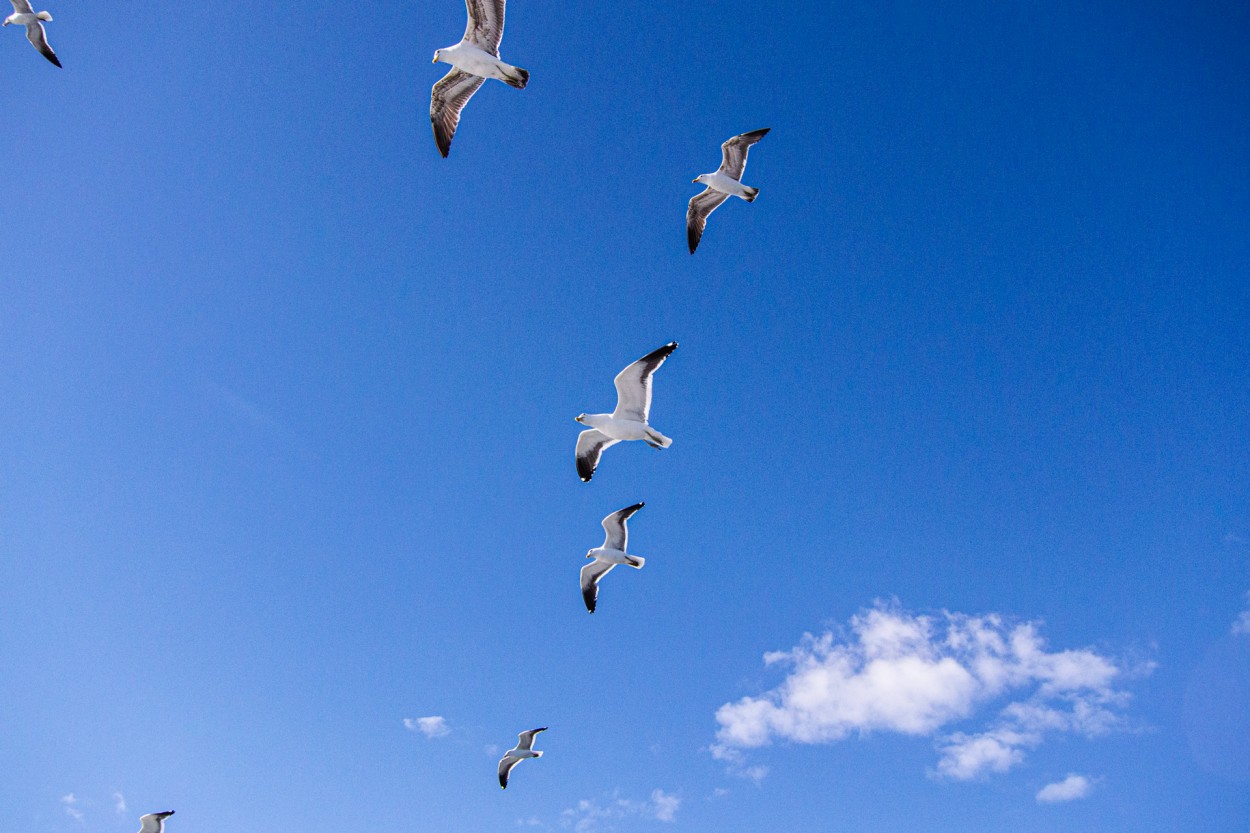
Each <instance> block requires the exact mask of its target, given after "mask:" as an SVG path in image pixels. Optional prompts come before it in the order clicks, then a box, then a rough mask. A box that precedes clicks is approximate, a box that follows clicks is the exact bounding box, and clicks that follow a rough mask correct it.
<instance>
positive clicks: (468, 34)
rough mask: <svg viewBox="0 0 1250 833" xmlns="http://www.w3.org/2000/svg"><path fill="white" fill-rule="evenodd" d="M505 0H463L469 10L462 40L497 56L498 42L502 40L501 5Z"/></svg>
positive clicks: (502, 5)
mask: <svg viewBox="0 0 1250 833" xmlns="http://www.w3.org/2000/svg"><path fill="white" fill-rule="evenodd" d="M504 2H505V0H464V5H465V7H466V8H467V9H468V11H469V25H468V26H466V27H465V30H464V42H465V43H468V44H471V45H473V46H476V47H477V48H478V49H481V50H483V51H485V52H489V53H490V54H492V55H494V56H495V57H496V58H498V57H499V42H500V41H502V40H503V7H504Z"/></svg>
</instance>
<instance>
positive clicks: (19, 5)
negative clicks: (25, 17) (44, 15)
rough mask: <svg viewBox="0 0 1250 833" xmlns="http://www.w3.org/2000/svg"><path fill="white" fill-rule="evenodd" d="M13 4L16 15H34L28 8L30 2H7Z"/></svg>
mask: <svg viewBox="0 0 1250 833" xmlns="http://www.w3.org/2000/svg"><path fill="white" fill-rule="evenodd" d="M9 2H10V3H12V4H13V11H15V12H17V13H18V14H34V13H35V10H34V9H33V8H31V6H30V0H9Z"/></svg>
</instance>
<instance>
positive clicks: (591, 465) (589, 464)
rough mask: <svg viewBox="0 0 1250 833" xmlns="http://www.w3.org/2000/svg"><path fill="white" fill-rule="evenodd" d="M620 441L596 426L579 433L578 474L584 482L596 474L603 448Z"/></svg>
mask: <svg viewBox="0 0 1250 833" xmlns="http://www.w3.org/2000/svg"><path fill="white" fill-rule="evenodd" d="M618 442H620V440H614V439H611V438H610V437H608V436H607V435H606V434H602V433H600V432H599V431H597V430H595V429H594V428H588V429H586V430H585V431H583V432H582V433H580V434H578V435H577V474H578V476H579V477H581V479H582V481H583V482H588V481H589V480H590V478H592V477H594V476H595V469H596V468H598V467H599V458H600V457H601V456H602V455H603V450H604V449H605V448H611V447H612V446H614V445H616V444H617V443H618Z"/></svg>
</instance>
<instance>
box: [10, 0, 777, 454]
mask: <svg viewBox="0 0 1250 833" xmlns="http://www.w3.org/2000/svg"><path fill="white" fill-rule="evenodd" d="M9 2H10V3H12V4H13V14H11V15H9V16H8V17H7V18H5V20H4V25H5V26H8V25H9V24H11V23H12V24H16V25H18V26H25V27H26V39H27V40H29V41H30V42H31V44H32V45H33V46H34V47H35V49H38V50H39V52H40V53H41V54H42V55H43V56H44V57H45V58H47V59H48V60H49V61H51V62H52V63H53V64H55V65H57V66H58V67H59V66H61V60H60V59H59V58H57V56H56V53H55V52H53V51H52V47H51V46H49V45H48V33H47V31H46V30H45V29H44V28H43V24H44V23H50V22H51V21H52V15H51V14H49V13H48V12H36V11H35V10H34V8H33V7H32V6H31V5H30V0H9ZM506 2H507V0H465V5H466V6H467V7H468V12H469V23H468V25H467V26H466V27H465V30H464V37H463V38H461V39H460V42H459V43H457V44H453V45H451V46H447V47H444V48H442V49H436V50H435V51H434V61H433V63H436V64H437V63H444V64H449V65H450V66H451V71H450V72H448V73H447V74H446V75H444V76H443V77H442V79H441V80H439V81H438V83H436V84H435V85H434V89H433V90H431V92H430V124H431V126H432V127H433V128H434V143H435V144H436V145H438V152H439V153H441V154H442V155H443V158H446V157H447V155H448V154H449V153H451V140H452V137H454V136H455V135H456V127H457V126H459V124H460V114H461V112H462V111H463V110H464V106H465V105H466V104H468V103H469V99H470V98H472V97H473V94H474V93H476V92H477V91H478V90H479V89H481V87H482V85H483V84H485V83H486V79H487V78H495V79H498V80H500V81H502V82H504V83H505V84H507V85H508V86H510V87H516V88H517V89H518V90H523V89H525V85H526V84H528V83H529V80H530V74H529V70H525V69H521V68H520V67H514V66H513V65H512V64H508V63H505V62H504V61H502V60H501V59H500V57H499V44H500V43H501V42H502V41H503V17H504V4H505V3H506ZM768 130H769V129H768V128H767V127H765V128H764V129H762V130H752V131H751V132H750V133H743V134H742V135H740V136H734V137H733V138H731V139H729V140H728V141H726V142H725V143H724V144H723V145H721V146H720V150H721V163H720V167H719V168H717V169H716V170H715V171H713V172H712V173H710V174H699V175H698V176H697V177H695V178H694V182H695V184H701V185H703V186H704V189H703V192H702V193H700V194H696V195H695V196H693V197H691V198H690V203H689V204H688V205H687V206H686V242H687V244H688V245H689V246H690V254H694V250H695V249H696V248H698V246H699V241H700V240H701V239H702V238H703V229H704V228H706V227H707V218H708V215H710V214H711V213H712V212H713V211H715V210H716V209H717V208H719V207H720V205H721V203H723V202H724V201H725V200H727V199H729V198H730V197H738V198H739V199H743V200H746V201H747V202H755V198H756V197H757V196H759V193H760V189H758V188H752V187H750V186H748V185H743V184H742V173H743V171H745V170H746V166H747V152H748V151H749V150H750V149H751V145H753V144H755V143H756V142H758V141H759V140H760V139H762V138H764V135H765V134H766V133H768ZM622 439H624V438H622ZM629 439H639V438H637V437H631V438H629Z"/></svg>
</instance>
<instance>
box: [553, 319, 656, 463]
mask: <svg viewBox="0 0 1250 833" xmlns="http://www.w3.org/2000/svg"><path fill="white" fill-rule="evenodd" d="M676 349H677V342H675V341H670V342H669V343H668V344H665V345H664V346H663V347H661V348H659V349H658V350H652V351H651V352H650V353H648V354H647V355H645V356H643V357H642V358H641V359H639V360H638V361H636V362H634V363H633V364H631V365H630V366H629V367H627V368H625V369H624V370H622V371H621V372H620V373H618V374H616V379H615V380H614V381H613V384H615V385H616V410H615V411H613V412H612V413H610V414H580V415H579V416H577V417H576V419H577V421H578V422H580V423H581V424H582V425H586V426H589V430H586V431H583V432H582V433H580V434H578V435H577V473H578V474H579V475H580V476H581V478H582V481H583V482H589V481H590V478H592V477H594V475H595V467H596V466H598V465H599V455H601V454H603V450H604V449H605V448H608V447H610V446H614V445H616V444H617V443H619V442H620V441H621V440H646V442H647V445H649V446H651V447H652V448H668V447H669V446H670V445H672V444H673V441H672V440H670V439H669V438H668V437H666V436H664V435H663V434H661V433H660V432H659V431H656V430H655V429H654V428H652V427H651V426H650V425H648V424H647V415H648V414H649V413H650V411H651V374H652V373H655V371H656V369H657V368H659V366H660V365H662V364H664V360H665V359H667V358H668V357H669V354H670V353H672V352H673V351H674V350H676Z"/></svg>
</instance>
